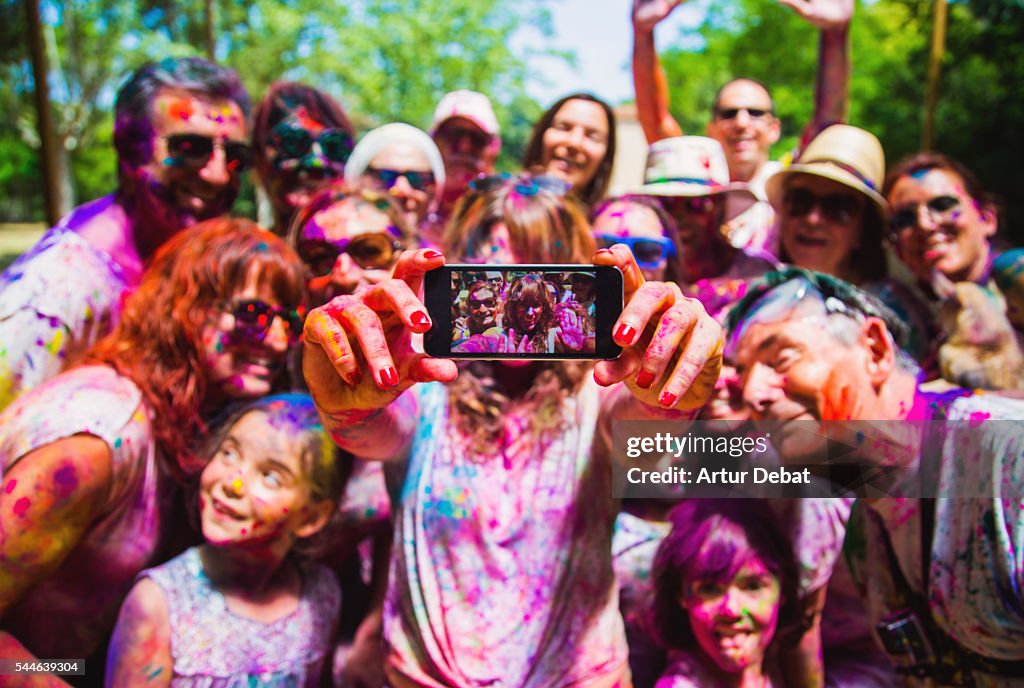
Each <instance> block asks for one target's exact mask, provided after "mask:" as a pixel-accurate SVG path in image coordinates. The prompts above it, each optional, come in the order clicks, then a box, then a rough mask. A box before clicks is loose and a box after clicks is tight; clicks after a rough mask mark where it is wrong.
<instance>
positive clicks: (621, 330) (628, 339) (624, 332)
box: [615, 323, 636, 344]
mask: <svg viewBox="0 0 1024 688" xmlns="http://www.w3.org/2000/svg"><path fill="white" fill-rule="evenodd" d="M635 334H636V329H634V328H633V326H632V325H627V324H626V323H622V324H621V325H619V327H618V329H617V330H615V339H617V340H618V341H619V342H621V343H623V344H632V343H633V336H634V335H635Z"/></svg>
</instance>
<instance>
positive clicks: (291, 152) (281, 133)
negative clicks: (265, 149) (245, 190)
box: [271, 122, 355, 165]
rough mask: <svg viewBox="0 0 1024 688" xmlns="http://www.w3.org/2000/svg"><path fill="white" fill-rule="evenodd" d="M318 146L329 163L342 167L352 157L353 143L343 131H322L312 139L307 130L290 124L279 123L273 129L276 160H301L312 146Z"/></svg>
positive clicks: (272, 141) (349, 135)
mask: <svg viewBox="0 0 1024 688" xmlns="http://www.w3.org/2000/svg"><path fill="white" fill-rule="evenodd" d="M314 143H315V144H317V145H318V146H320V152H321V153H323V155H324V157H325V158H327V159H328V160H330V161H331V162H336V163H340V164H342V165H344V164H345V163H346V162H348V158H349V156H350V155H352V149H353V148H354V147H355V142H354V141H353V140H352V135H351V134H349V133H348V132H347V131H345V130H344V129H324V130H323V131H321V132H320V134H319V136H317V137H316V138H313V135H312V134H310V133H309V131H308V130H306V129H304V128H302V127H301V126H297V125H295V124H294V123H292V122H281V123H280V124H278V125H277V126H276V127H274V129H273V133H272V136H271V144H272V145H273V146H274V148H276V149H277V156H276V159H277V160H278V161H279V162H280V161H282V160H301V159H302V158H305V157H306V156H307V155H309V152H310V151H311V150H312V149H313V144H314Z"/></svg>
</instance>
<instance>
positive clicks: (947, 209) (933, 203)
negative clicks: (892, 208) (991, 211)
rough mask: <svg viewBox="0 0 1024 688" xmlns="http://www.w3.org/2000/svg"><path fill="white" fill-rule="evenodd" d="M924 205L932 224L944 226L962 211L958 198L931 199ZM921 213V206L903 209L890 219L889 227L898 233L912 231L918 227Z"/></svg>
mask: <svg viewBox="0 0 1024 688" xmlns="http://www.w3.org/2000/svg"><path fill="white" fill-rule="evenodd" d="M922 205H923V206H924V209H925V212H926V213H927V214H928V218H929V219H930V220H931V221H932V222H934V223H935V224H943V223H946V222H949V221H951V220H953V219H954V217H955V216H956V213H957V211H958V210H959V209H960V199H959V198H957V197H956V196H936V197H935V198H929V199H928V200H927V201H926V202H925V203H923V204H922ZM920 211H921V206H920V205H915V206H909V207H906V208H902V209H900V210H898V211H897V212H895V213H893V214H892V216H891V217H890V218H889V225H890V226H891V227H892V230H893V231H894V232H897V233H898V232H902V231H903V230H905V229H912V228H914V227H916V226H917V222H918V218H919V217H920V214H921V213H920Z"/></svg>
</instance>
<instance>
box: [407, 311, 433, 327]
mask: <svg viewBox="0 0 1024 688" xmlns="http://www.w3.org/2000/svg"><path fill="white" fill-rule="evenodd" d="M409 320H411V321H412V324H413V325H415V326H416V327H430V318H429V317H427V314H426V313H424V312H423V311H416V312H415V313H413V314H412V315H410V316H409Z"/></svg>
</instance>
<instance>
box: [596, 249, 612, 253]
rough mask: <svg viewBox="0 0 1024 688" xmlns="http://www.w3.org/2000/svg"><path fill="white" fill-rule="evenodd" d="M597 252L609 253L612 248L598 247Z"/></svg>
mask: <svg viewBox="0 0 1024 688" xmlns="http://www.w3.org/2000/svg"><path fill="white" fill-rule="evenodd" d="M597 252H598V253H611V252H612V250H611V249H610V248H601V249H598V250H597Z"/></svg>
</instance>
